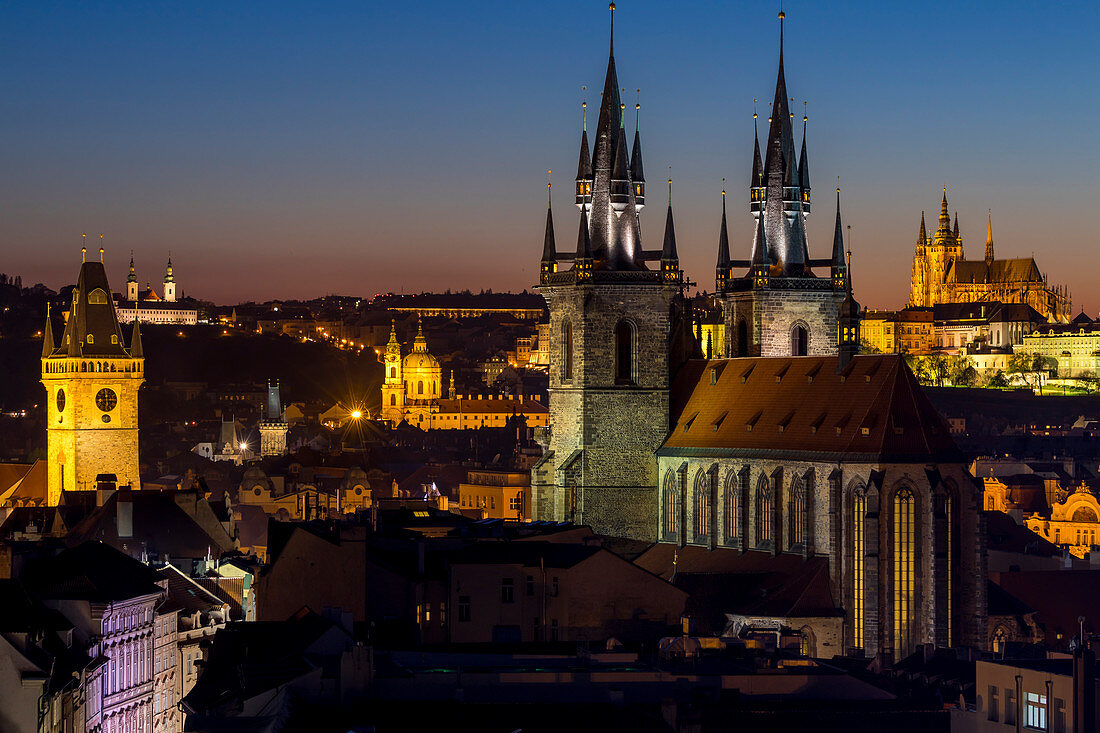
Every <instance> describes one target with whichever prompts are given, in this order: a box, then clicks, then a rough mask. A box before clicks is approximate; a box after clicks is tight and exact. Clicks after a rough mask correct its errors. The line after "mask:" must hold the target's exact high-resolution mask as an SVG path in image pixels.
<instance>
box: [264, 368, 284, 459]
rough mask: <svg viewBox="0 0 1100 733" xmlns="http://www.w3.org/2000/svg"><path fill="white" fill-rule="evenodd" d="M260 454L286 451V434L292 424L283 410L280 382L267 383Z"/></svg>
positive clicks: (274, 453) (280, 453) (277, 454)
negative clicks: (288, 421)
mask: <svg viewBox="0 0 1100 733" xmlns="http://www.w3.org/2000/svg"><path fill="white" fill-rule="evenodd" d="M259 428H260V456H261V457H262V456H281V455H284V454H285V453H286V435H287V432H288V431H289V430H290V425H289V424H288V423H287V421H286V413H285V412H284V411H283V405H282V395H281V394H280V393H279V382H278V381H274V382H268V383H267V405H266V409H265V410H264V417H263V419H262V420H260V424H259Z"/></svg>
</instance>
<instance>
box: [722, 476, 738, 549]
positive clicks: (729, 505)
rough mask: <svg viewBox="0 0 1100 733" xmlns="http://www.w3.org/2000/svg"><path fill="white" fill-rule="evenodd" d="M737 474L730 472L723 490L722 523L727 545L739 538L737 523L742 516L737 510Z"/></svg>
mask: <svg viewBox="0 0 1100 733" xmlns="http://www.w3.org/2000/svg"><path fill="white" fill-rule="evenodd" d="M738 493H740V492H739V491H738V486H737V474H736V473H734V472H733V471H730V472H729V475H728V476H726V485H725V488H723V490H722V509H723V514H722V520H723V521H722V525H723V528H724V530H725V531H724V533H723V534H724V535H725V540H726V544H727V545H731V544H733V543H734V541H735V540H736V539H737V525H738V518H739V516H740V514H739V512H738V511H737V504H738V502H737V494H738Z"/></svg>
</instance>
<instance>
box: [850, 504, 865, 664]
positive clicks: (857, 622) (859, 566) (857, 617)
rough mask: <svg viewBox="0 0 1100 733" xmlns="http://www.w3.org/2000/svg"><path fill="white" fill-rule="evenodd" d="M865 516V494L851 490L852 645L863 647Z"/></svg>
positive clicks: (858, 647)
mask: <svg viewBox="0 0 1100 733" xmlns="http://www.w3.org/2000/svg"><path fill="white" fill-rule="evenodd" d="M866 517H867V496H866V495H865V494H864V493H863V488H862V487H857V488H856V490H855V491H853V492H852V521H851V527H852V529H851V532H852V536H851V552H852V646H853V647H854V648H856V649H862V648H863V619H864V608H863V602H864V598H865V592H864V578H865V577H866V575H865V565H864V563H865V562H866V559H865V558H866V555H867V545H866V541H867V540H866V535H865V534H864V530H865V524H864V522H865V520H866Z"/></svg>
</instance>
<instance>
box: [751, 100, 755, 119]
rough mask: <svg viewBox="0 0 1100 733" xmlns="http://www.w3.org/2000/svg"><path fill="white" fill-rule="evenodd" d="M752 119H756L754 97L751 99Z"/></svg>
mask: <svg viewBox="0 0 1100 733" xmlns="http://www.w3.org/2000/svg"><path fill="white" fill-rule="evenodd" d="M752 118H753V119H754V120H755V119H756V97H753V98H752Z"/></svg>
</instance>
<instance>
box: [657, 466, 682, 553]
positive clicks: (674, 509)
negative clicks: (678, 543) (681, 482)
mask: <svg viewBox="0 0 1100 733" xmlns="http://www.w3.org/2000/svg"><path fill="white" fill-rule="evenodd" d="M663 493H664V497H663V500H662V501H661V507H662V509H663V516H662V522H661V524H662V527H663V529H664V534H665V538H666V539H673V538H675V537H676V531H677V529H678V528H679V516H680V493H679V492H678V491H677V490H676V476H675V474H673V473H672V471H669V472H668V473H667V474H665V487H664V492H663Z"/></svg>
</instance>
